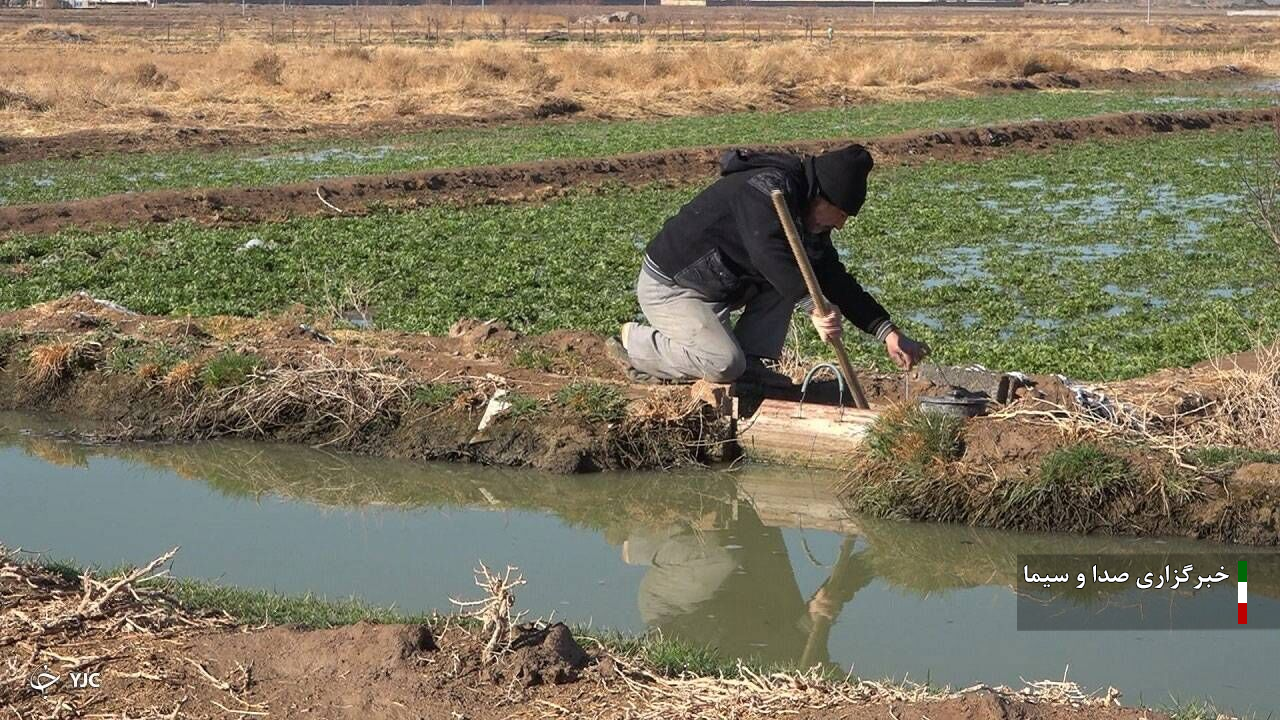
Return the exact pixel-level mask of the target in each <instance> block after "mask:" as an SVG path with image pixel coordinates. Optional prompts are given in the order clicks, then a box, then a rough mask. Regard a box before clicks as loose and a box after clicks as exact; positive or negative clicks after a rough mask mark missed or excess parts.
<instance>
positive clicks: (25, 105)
mask: <svg viewBox="0 0 1280 720" xmlns="http://www.w3.org/2000/svg"><path fill="white" fill-rule="evenodd" d="M48 109H49V103H46V102H41V101H40V100H36V99H35V98H33V97H31V96H30V95H27V94H26V93H20V92H13V91H12V90H5V89H4V88H0V110H26V111H28V112H33V113H42V112H44V111H46V110H48Z"/></svg>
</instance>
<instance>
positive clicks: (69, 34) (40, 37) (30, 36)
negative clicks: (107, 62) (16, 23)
mask: <svg viewBox="0 0 1280 720" xmlns="http://www.w3.org/2000/svg"><path fill="white" fill-rule="evenodd" d="M26 39H27V40H28V41H32V42H61V43H91V42H95V41H96V38H94V37H93V36H92V35H90V34H88V33H84V32H78V31H75V30H71V29H68V28H60V27H33V28H31V29H30V30H28V31H27V33H26Z"/></svg>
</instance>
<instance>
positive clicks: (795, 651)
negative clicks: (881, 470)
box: [622, 504, 873, 667]
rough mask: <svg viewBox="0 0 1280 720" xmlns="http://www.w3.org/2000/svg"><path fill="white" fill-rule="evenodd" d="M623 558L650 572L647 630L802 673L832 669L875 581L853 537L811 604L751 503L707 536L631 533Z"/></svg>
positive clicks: (678, 529) (682, 531)
mask: <svg viewBox="0 0 1280 720" xmlns="http://www.w3.org/2000/svg"><path fill="white" fill-rule="evenodd" d="M707 520H711V518H707ZM721 520H723V521H722V522H720V521H721ZM622 552H623V559H624V560H625V561H626V562H627V563H629V564H632V565H644V566H647V567H648V570H647V571H646V573H645V576H644V579H643V580H641V581H640V592H639V598H638V601H637V602H638V604H639V607H640V615H641V617H642V618H643V619H644V621H645V624H646V625H649V626H650V627H656V628H659V629H661V630H662V631H663V632H664V633H667V634H668V635H671V636H675V637H683V638H689V639H696V641H697V642H699V643H702V644H706V645H711V646H713V647H716V648H719V649H720V651H721V652H724V653H726V654H729V655H732V656H736V657H760V658H768V659H772V660H777V661H783V662H792V663H799V664H800V665H801V666H803V667H810V666H812V665H816V664H829V663H830V662H831V658H830V656H829V653H828V650H827V644H828V635H829V633H830V631H831V627H832V625H833V624H834V622H835V619H836V617H837V616H838V615H839V614H840V609H841V608H842V607H843V606H844V605H845V603H847V602H848V601H849V600H850V599H852V598H853V594H854V593H855V592H857V591H858V590H859V589H860V588H862V587H864V586H866V585H867V584H868V583H870V582H871V580H872V577H873V576H872V573H871V572H870V568H869V567H868V566H867V564H866V563H865V562H864V561H863V560H862V558H860V557H859V554H858V553H854V552H853V539H852V538H848V537H846V538H845V539H844V540H843V542H842V543H841V545H840V554H839V558H838V559H837V561H836V563H835V565H834V566H833V567H832V569H831V574H830V576H829V577H828V579H827V581H826V582H824V583H823V584H822V586H821V587H819V588H818V589H817V591H816V592H814V593H813V594H812V595H811V596H810V597H808V598H805V597H804V596H803V595H802V593H801V591H800V586H799V585H798V584H797V583H796V579H795V573H794V571H793V569H792V567H791V561H790V559H789V557H788V555H787V549H786V545H785V544H784V542H783V538H782V531H781V530H780V529H779V528H770V527H766V526H765V525H764V524H763V523H761V522H760V518H759V516H758V515H756V513H755V511H754V509H753V508H751V506H750V505H746V504H743V505H738V506H737V513H736V515H735V516H734V517H729V518H715V519H714V520H712V522H710V523H708V524H707V526H706V527H698V526H696V525H675V526H670V527H666V528H661V529H656V530H648V531H643V532H638V533H634V534H633V535H632V536H631V537H629V538H628V539H627V540H626V541H625V542H624V543H623V548H622Z"/></svg>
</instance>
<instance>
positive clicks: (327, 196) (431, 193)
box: [0, 108, 1280, 233]
mask: <svg viewBox="0 0 1280 720" xmlns="http://www.w3.org/2000/svg"><path fill="white" fill-rule="evenodd" d="M1278 118H1280V109H1276V108H1264V109H1253V110H1207V111H1190V112H1181V113H1127V114H1114V115H1103V116H1097V117H1091V118H1082V119H1075V120H1066V121H1052V122H1050V121H1036V122H1025V123H1014V124H1008V125H990V126H983V127H973V128H965V129H958V130H937V131H917V132H912V133H906V134H902V135H896V136H890V137H882V138H875V139H864V140H862V142H863V143H864V144H866V145H867V146H868V147H869V148H870V149H871V150H872V152H873V153H874V154H875V155H876V158H877V162H880V163H882V164H886V163H887V164H895V163H914V162H921V161H925V160H930V159H957V160H964V159H975V158H982V157H990V156H994V155H998V154H1000V153H1005V152H1010V151H1017V152H1026V151H1032V150H1042V149H1047V148H1051V147H1054V146H1056V145H1059V144H1061V143H1065V142H1075V141H1082V140H1096V139H1103V138H1123V137H1142V136H1147V135H1152V134H1156V133H1166V132H1179V131H1206V130H1229V129H1236V128H1242V127H1249V126H1253V125H1258V124H1263V123H1272V122H1275V121H1276V120H1277V119H1278ZM847 142H849V140H848V139H841V140H823V141H810V142H803V143H791V144H786V145H780V146H770V147H768V148H762V149H772V150H783V151H788V152H799V153H815V152H821V151H824V150H827V149H830V148H832V147H835V146H838V145H842V144H845V143H847ZM726 149H728V148H727V147H701V148H685V149H678V150H667V151H662V152H653V153H642V154H632V155H620V156H616V157H610V158H593V159H571V160H555V161H548V162H541V163H526V164H517V165H503V166H489V167H473V168H458V169H449V170H425V171H419V172H412V173H399V174H393V175H381V176H366V177H349V178H335V179H326V180H323V181H320V182H308V183H295V184H288V185H277V186H267V187H237V188H225V189H206V190H190V189H187V190H160V191H152V192H142V193H125V194H121V195H112V196H107V197H100V198H90V199H84V200H73V201H66V202H57V203H45V204H34V205H16V206H10V207H3V208H0V233H52V232H56V231H58V230H62V229H67V228H78V229H92V228H108V227H126V226H130V225H137V224H143V223H163V222H169V221H173V220H178V219H190V220H194V221H197V222H200V223H203V224H207V225H243V224H250V223H257V222H264V221H277V220H283V219H286V218H289V217H295V216H308V215H337V214H338V213H337V212H336V211H335V210H334V208H337V209H339V210H341V213H342V215H344V216H346V215H358V214H361V213H363V212H367V211H368V210H369V209H371V208H374V207H378V208H388V207H390V208H398V209H412V208H414V207H425V206H429V205H434V204H439V203H451V204H457V205H483V204H500V203H520V202H540V201H545V200H548V199H551V198H554V197H557V196H561V195H565V194H568V193H569V192H572V191H577V190H581V189H583V188H590V187H595V186H600V185H603V184H606V183H612V184H617V183H622V184H627V185H636V184H644V183H655V182H667V183H671V184H688V183H694V182H698V181H703V180H706V179H708V178H711V177H714V176H715V174H716V168H717V167H718V166H717V162H718V158H719V156H720V154H721V153H722V152H723V151H724V150H726Z"/></svg>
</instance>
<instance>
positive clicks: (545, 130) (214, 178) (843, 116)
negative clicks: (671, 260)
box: [0, 83, 1275, 205]
mask: <svg viewBox="0 0 1280 720" xmlns="http://www.w3.org/2000/svg"><path fill="white" fill-rule="evenodd" d="M1274 102H1275V97H1274V96H1267V95H1265V94H1251V93H1247V92H1240V93H1236V92H1229V91H1227V90H1226V89H1224V87H1223V86H1220V85H1212V84H1205V83H1199V84H1186V85H1177V86H1170V87H1168V88H1163V89H1159V90H1152V89H1149V88H1148V89H1144V90H1141V91H1133V90H1123V91H1084V90H1076V91H1061V92H1050V91H1046V92H1019V93H1003V94H996V95H986V96H978V97H969V98H959V99H947V100H929V101H917V102H899V103H882V104H867V105H862V106H851V107H846V108H836V109H822V110H809V111H798V112H789V113H776V114H765V113H736V114H727V115H719V116H714V117H685V118H670V119H664V120H648V121H627V122H616V121H615V122H609V121H579V122H542V123H536V124H527V125H508V126H498V127H491V128H455V129H446V130H436V131H431V132H423V133H418V134H413V135H399V136H388V137H382V138H373V139H361V140H342V141H328V142H316V141H311V142H305V143H294V144H289V145H281V146H276V147H269V148H257V149H248V150H246V149H240V150H227V151H218V152H181V153H168V154H113V155H104V156H101V157H93V158H83V159H74V160H46V161H34V162H27V163H20V164H11V165H6V166H3V169H4V172H3V173H0V175H2V176H3V179H0V205H5V204H8V205H12V204H19V203H33V202H51V201H55V200H70V199H75V198H84V197H95V196H101V195H109V194H113V193H120V192H129V191H136V190H157V189H164V188H191V187H229V186H236V185H240V186H252V185H271V184H279V183H288V182H302V181H307V180H314V179H319V178H325V177H336V176H349V175H365V174H379V173H391V172H401V171H408V170H417V169H423V168H448V167H465V166H469V165H492V164H502V163H514V162H529V161H536V160H548V159H553V158H572V157H597V156H603V155H617V154H622V153H630V152H644V151H651V150H660V149H664V148H674V147H691V146H699V145H731V144H762V143H778V142H787V141H795V140H805V139H822V138H835V137H863V138H866V137H874V136H878V135H885V134H890V133H897V132H904V131H908V130H916V129H924V128H953V127H964V126H969V125H978V124H983V123H993V122H1012V121H1024V120H1033V119H1043V120H1059V119H1065V118H1072V117H1080V116H1086V115H1098V114H1102V113H1109V112H1131V111H1177V110H1192V109H1204V108H1240V107H1257V106H1265V105H1268V104H1272V103H1274Z"/></svg>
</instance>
